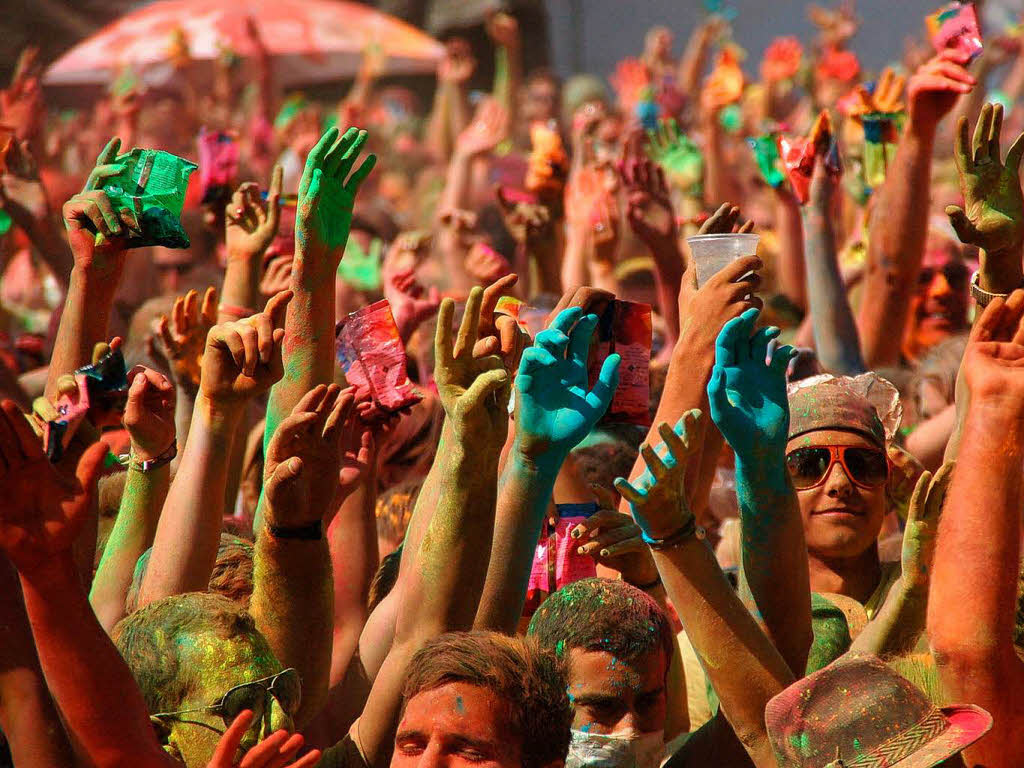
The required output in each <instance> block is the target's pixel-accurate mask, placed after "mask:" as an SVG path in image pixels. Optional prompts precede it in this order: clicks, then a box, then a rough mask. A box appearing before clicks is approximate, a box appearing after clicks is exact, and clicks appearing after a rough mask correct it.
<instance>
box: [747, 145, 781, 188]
mask: <svg viewBox="0 0 1024 768" xmlns="http://www.w3.org/2000/svg"><path fill="white" fill-rule="evenodd" d="M777 135H778V134H775V133H766V134H763V135H761V136H752V137H750V138H749V139H747V144H748V145H749V146H750V148H751V150H753V152H754V160H755V161H757V170H758V171H760V172H761V178H762V179H764V181H765V183H766V184H768V186H770V187H775V188H778V187H780V186H782V183H783V182H784V181H785V180H786V176H785V174H784V173H783V172H782V170H781V169H780V168H779V161H780V160H781V158H780V157H779V147H778V144H777V142H776V138H777Z"/></svg>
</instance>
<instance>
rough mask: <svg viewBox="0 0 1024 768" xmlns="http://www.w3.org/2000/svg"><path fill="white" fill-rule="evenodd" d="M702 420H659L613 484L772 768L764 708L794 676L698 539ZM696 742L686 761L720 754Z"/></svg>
mask: <svg viewBox="0 0 1024 768" xmlns="http://www.w3.org/2000/svg"><path fill="white" fill-rule="evenodd" d="M732 322H735V321H732ZM700 418H701V414H700V411H697V410H693V411H688V412H687V413H686V414H685V415H684V416H683V418H682V419H680V420H679V422H678V423H677V424H676V427H675V429H673V428H672V427H670V426H669V425H668V424H667V423H665V422H661V423H660V424H659V425H658V427H657V431H658V434H659V436H660V437H661V439H662V440H663V441H664V443H663V444H662V445H659V446H658V447H657V449H656V448H655V447H652V446H651V445H650V444H646V445H645V446H644V454H643V455H644V459H645V461H646V462H647V464H648V469H647V471H646V472H645V473H644V474H643V475H642V476H641V477H640V478H638V479H637V480H635V481H634V482H633V483H632V484H630V483H628V482H626V480H625V479H624V478H619V479H618V480H616V481H615V487H616V488H617V489H618V491H619V493H621V494H622V496H623V498H625V499H626V500H627V501H628V502H629V505H630V510H631V511H632V513H633V517H634V518H635V519H636V521H637V523H638V524H639V525H640V527H641V528H642V529H643V531H644V540H645V541H647V543H648V544H649V545H650V547H651V550H652V552H653V553H654V561H655V563H656V564H657V566H658V572H659V573H660V574H661V578H662V581H664V583H665V589H666V590H667V591H668V595H669V598H670V599H671V600H672V604H673V605H675V606H676V610H677V611H678V612H679V617H680V619H682V621H683V626H684V627H685V629H686V634H687V636H688V637H689V638H690V641H691V642H692V643H693V647H694V649H695V650H696V651H697V654H698V656H699V657H700V658H701V660H702V662H703V665H704V669H705V670H707V674H708V679H709V680H710V681H711V684H712V686H714V689H715V692H716V693H717V694H718V697H719V699H720V700H721V703H722V712H723V713H724V714H725V717H726V718H727V719H728V721H729V724H730V725H731V726H732V729H733V731H734V732H735V734H736V736H737V737H738V738H739V740H740V742H742V744H743V745H744V747H745V748H746V750H747V753H748V754H749V755H750V757H751V759H752V760H753V761H754V764H755V765H756V766H758V768H774V766H775V765H776V763H775V758H774V755H773V753H772V749H771V745H770V744H769V743H768V737H767V734H766V732H765V725H764V708H765V705H766V704H767V703H768V700H769V699H771V698H772V696H774V695H776V694H777V693H779V692H780V691H781V690H782V689H783V688H785V687H786V686H787V685H789V684H790V683H791V682H792V681H793V680H794V679H795V678H794V675H793V673H792V672H791V671H790V669H789V667H788V666H787V664H786V662H785V661H784V660H783V659H782V657H781V656H780V655H779V652H778V651H776V650H775V647H774V646H773V645H772V643H771V641H770V640H768V638H767V637H765V635H764V633H763V632H762V631H761V629H760V627H758V625H757V622H756V621H755V620H754V618H753V616H751V615H750V613H749V612H748V611H747V609H746V608H744V607H743V604H742V603H741V602H740V599H739V597H737V596H736V593H735V591H734V590H733V588H732V586H731V585H730V584H729V582H728V580H727V579H726V578H725V575H724V574H723V573H722V571H721V569H720V568H719V567H718V563H717V562H715V556H714V554H713V553H712V552H711V550H710V548H708V546H707V545H706V544H705V543H704V542H703V541H701V540H700V539H698V538H697V537H696V528H697V524H696V521H695V520H694V517H693V513H692V512H691V511H690V507H689V504H688V502H687V500H686V499H687V492H686V489H685V477H686V474H687V471H686V465H687V462H688V461H689V456H690V453H691V450H692V448H693V447H694V443H693V441H692V440H691V439H690V437H689V435H690V433H691V432H692V431H695V430H694V427H695V426H696V425H697V422H698V421H699V420H700ZM659 453H660V454H661V457H660V458H659V456H658V454H659ZM698 748H699V746H698V745H697V743H695V742H690V743H688V744H686V745H684V746H683V748H682V750H681V752H682V754H684V755H685V756H686V761H687V762H690V763H692V764H694V765H700V764H706V763H707V762H709V761H712V759H713V758H714V757H716V755H713V754H706V755H698V754H696V750H697V749H698Z"/></svg>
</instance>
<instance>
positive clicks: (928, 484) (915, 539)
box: [900, 461, 956, 593]
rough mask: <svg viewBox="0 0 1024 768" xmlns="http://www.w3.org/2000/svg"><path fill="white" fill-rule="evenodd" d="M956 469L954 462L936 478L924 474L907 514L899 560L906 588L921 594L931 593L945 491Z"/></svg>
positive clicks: (942, 468) (938, 473)
mask: <svg viewBox="0 0 1024 768" xmlns="http://www.w3.org/2000/svg"><path fill="white" fill-rule="evenodd" d="M955 466H956V465H955V464H954V463H953V462H951V461H950V462H946V463H945V464H943V465H942V467H941V468H940V469H939V471H938V472H936V473H935V476H934V477H932V473H931V472H927V471H926V472H924V473H923V474H922V475H921V477H920V479H918V481H917V486H916V487H915V488H914V495H913V496H912V497H911V499H910V509H909V511H908V513H907V527H906V528H904V529H903V552H902V555H901V558H900V559H901V561H902V565H903V568H902V574H903V575H902V579H903V586H904V588H909V589H916V590H918V591H920V592H922V593H926V592H927V591H928V583H929V581H930V580H931V570H932V558H933V556H934V555H935V537H936V535H937V534H938V532H939V518H940V517H941V516H942V503H943V502H944V501H945V500H946V490H947V489H948V488H949V481H950V480H951V479H952V477H953V469H954V467H955Z"/></svg>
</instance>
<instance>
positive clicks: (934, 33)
mask: <svg viewBox="0 0 1024 768" xmlns="http://www.w3.org/2000/svg"><path fill="white" fill-rule="evenodd" d="M924 23H925V26H926V27H927V28H928V37H930V38H931V41H932V45H933V46H934V47H935V50H936V51H937V52H939V53H942V52H943V51H944V50H946V49H947V48H952V49H954V50H957V51H961V52H962V53H965V54H967V55H968V56H969V57H970V58H969V59H968V61H969V62H970V61H974V60H975V59H976V58H978V56H980V55H981V52H982V51H983V50H984V47H985V46H984V45H983V44H982V42H981V30H980V29H979V27H978V13H977V11H976V10H975V8H974V4H973V3H958V2H952V3H947V4H946V5H944V6H942V7H941V8H939V10H937V11H935V13H932V14H930V15H928V16H927V17H925V20H924Z"/></svg>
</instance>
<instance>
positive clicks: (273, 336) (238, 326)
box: [139, 291, 291, 607]
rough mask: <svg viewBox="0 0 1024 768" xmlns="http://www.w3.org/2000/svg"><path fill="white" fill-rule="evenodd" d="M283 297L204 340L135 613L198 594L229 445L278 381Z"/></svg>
mask: <svg viewBox="0 0 1024 768" xmlns="http://www.w3.org/2000/svg"><path fill="white" fill-rule="evenodd" d="M290 298H291V292H290V291H284V292H282V293H279V294H278V295H277V296H274V297H273V298H272V299H271V300H270V301H268V302H267V306H266V308H265V310H264V311H263V312H262V313H260V314H258V315H253V316H252V317H250V318H247V319H246V320H242V321H239V322H236V323H226V324H224V325H217V326H214V327H213V328H212V329H211V330H210V333H209V335H208V336H207V338H206V350H205V351H204V352H203V362H202V372H201V374H200V386H199V395H198V396H197V398H196V407H195V411H194V412H193V414H192V426H191V430H190V432H189V439H188V443H187V444H186V445H185V450H184V452H183V454H182V457H181V462H180V464H179V465H178V472H177V474H176V475H175V477H174V482H173V483H171V489H170V491H169V492H168V494H167V500H166V502H165V503H164V509H163V513H162V514H161V516H160V522H159V524H158V525H157V529H156V536H155V538H154V541H153V553H152V555H151V557H150V561H149V567H148V568H147V569H146V577H145V579H144V580H143V582H142V587H141V589H140V591H139V606H140V607H141V606H144V605H147V604H149V603H151V602H153V601H154V600H159V599H161V598H164V597H168V596H170V595H177V594H181V593H182V592H195V591H203V590H205V589H206V587H207V584H208V582H209V580H210V573H211V572H212V570H213V565H214V563H215V562H216V560H217V547H218V545H219V543H220V532H221V524H222V520H223V517H224V488H225V485H226V483H227V475H228V459H229V456H230V452H231V444H232V442H233V440H234V437H235V434H236V433H237V431H238V423H239V421H240V420H241V419H242V416H243V414H244V411H245V408H246V406H247V404H248V403H249V402H251V401H252V400H253V399H254V398H256V397H258V396H259V395H262V394H263V393H264V392H266V391H267V389H268V388H269V387H270V386H271V384H273V383H274V382H275V381H277V380H278V379H280V378H281V346H282V339H283V338H284V329H283V328H282V327H281V326H282V325H283V324H284V323H283V321H284V314H285V309H286V307H287V306H288V301H289V299H290Z"/></svg>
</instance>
